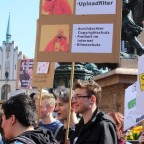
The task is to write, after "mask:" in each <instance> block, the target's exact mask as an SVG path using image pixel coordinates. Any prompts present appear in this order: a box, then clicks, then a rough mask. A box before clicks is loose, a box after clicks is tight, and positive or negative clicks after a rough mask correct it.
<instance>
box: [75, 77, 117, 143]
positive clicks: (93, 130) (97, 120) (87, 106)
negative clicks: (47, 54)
mask: <svg viewBox="0 0 144 144" xmlns="http://www.w3.org/2000/svg"><path fill="white" fill-rule="evenodd" d="M101 92H102V90H101V87H100V86H99V85H98V84H97V83H96V82H95V81H93V80H90V81H86V80H77V82H76V83H75V85H74V97H73V103H74V108H75V112H76V113H80V114H81V115H82V119H81V120H80V122H79V123H78V124H77V126H76V131H75V136H74V140H73V144H117V135H116V130H115V126H114V124H113V123H112V121H111V120H110V119H109V117H108V115H107V114H105V113H103V112H100V111H99V109H98V105H99V101H100V97H101Z"/></svg>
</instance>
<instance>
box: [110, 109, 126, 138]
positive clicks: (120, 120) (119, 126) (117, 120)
mask: <svg viewBox="0 0 144 144" xmlns="http://www.w3.org/2000/svg"><path fill="white" fill-rule="evenodd" d="M108 114H109V115H110V117H111V118H112V121H113V123H114V124H115V126H116V132H117V136H118V139H120V138H121V137H122V133H123V126H124V116H123V115H122V114H121V113H119V112H110V113H108Z"/></svg>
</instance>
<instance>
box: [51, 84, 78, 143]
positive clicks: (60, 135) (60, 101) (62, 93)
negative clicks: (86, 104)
mask: <svg viewBox="0 0 144 144" xmlns="http://www.w3.org/2000/svg"><path fill="white" fill-rule="evenodd" d="M54 95H55V96H56V98H57V100H56V108H55V110H56V112H57V115H58V119H59V120H60V121H61V122H63V123H64V125H63V126H62V127H61V128H60V129H59V131H58V132H57V134H56V135H55V136H56V139H57V141H58V142H59V144H64V142H65V134H66V128H67V123H68V122H67V116H68V109H69V95H70V89H69V88H65V87H58V88H56V89H55V90H54ZM77 123H78V119H77V116H76V113H75V112H74V107H73V103H72V109H71V115H70V129H69V139H70V140H71V137H72V136H73V134H74V132H75V124H77ZM71 143H72V142H71Z"/></svg>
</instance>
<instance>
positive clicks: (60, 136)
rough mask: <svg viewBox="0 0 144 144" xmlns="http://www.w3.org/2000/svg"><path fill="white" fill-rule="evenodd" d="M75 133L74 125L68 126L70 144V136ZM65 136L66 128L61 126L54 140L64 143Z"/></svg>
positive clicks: (60, 143)
mask: <svg viewBox="0 0 144 144" xmlns="http://www.w3.org/2000/svg"><path fill="white" fill-rule="evenodd" d="M74 133H75V126H73V127H72V128H69V135H68V137H69V139H70V144H72V141H71V140H72V139H71V138H72V137H73V135H74ZM65 136H66V129H64V126H62V127H61V128H60V129H59V131H58V133H57V135H56V140H57V141H58V143H59V144H65Z"/></svg>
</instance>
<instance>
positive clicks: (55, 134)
mask: <svg viewBox="0 0 144 144" xmlns="http://www.w3.org/2000/svg"><path fill="white" fill-rule="evenodd" d="M61 127H62V125H60V126H58V127H57V129H56V130H55V133H54V137H56V136H57V134H58V132H59V130H60V128H61Z"/></svg>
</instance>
